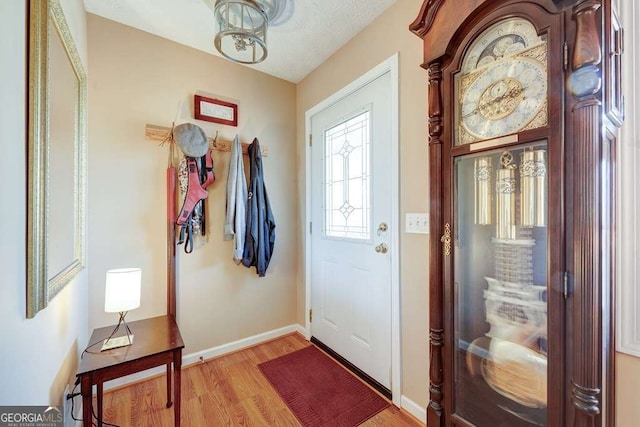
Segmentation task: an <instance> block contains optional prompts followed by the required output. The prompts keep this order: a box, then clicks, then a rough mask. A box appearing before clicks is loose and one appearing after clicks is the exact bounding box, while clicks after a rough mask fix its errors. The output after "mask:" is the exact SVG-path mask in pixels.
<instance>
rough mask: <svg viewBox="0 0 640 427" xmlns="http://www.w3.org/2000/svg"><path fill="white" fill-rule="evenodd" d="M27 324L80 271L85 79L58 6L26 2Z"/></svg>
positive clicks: (52, 0)
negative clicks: (27, 101)
mask: <svg viewBox="0 0 640 427" xmlns="http://www.w3.org/2000/svg"><path fill="white" fill-rule="evenodd" d="M28 14H29V26H28V27H29V28H28V31H29V56H28V60H29V65H28V68H29V112H28V141H27V144H28V150H27V151H28V166H27V173H28V179H27V289H26V291H27V307H26V308H27V310H26V314H27V318H32V317H34V316H35V315H36V313H38V311H40V310H42V309H44V308H45V307H46V306H47V304H48V303H49V301H51V300H52V299H53V298H54V297H55V296H56V295H57V294H58V293H59V292H60V291H61V290H62V289H63V288H64V287H65V285H67V284H68V283H69V282H70V281H71V280H72V279H73V278H74V277H76V276H77V275H78V273H79V272H80V271H82V269H83V268H84V264H85V224H86V207H85V193H86V166H85V161H86V117H87V113H86V111H87V101H86V99H87V78H86V74H85V71H84V67H83V65H82V61H81V60H80V56H79V54H78V50H77V48H76V45H75V43H74V41H73V37H72V35H71V32H70V30H69V27H68V25H67V21H66V19H65V15H64V12H63V10H62V7H61V5H60V2H59V0H47V1H41V0H30V1H29V12H28Z"/></svg>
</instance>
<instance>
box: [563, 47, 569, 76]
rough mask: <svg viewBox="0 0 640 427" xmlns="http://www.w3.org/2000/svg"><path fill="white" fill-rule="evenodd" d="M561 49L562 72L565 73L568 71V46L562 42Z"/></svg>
mask: <svg viewBox="0 0 640 427" xmlns="http://www.w3.org/2000/svg"><path fill="white" fill-rule="evenodd" d="M562 49H563V53H562V57H563V58H564V70H565V71H567V70H568V69H569V44H568V43H567V42H564V43H563V45H562Z"/></svg>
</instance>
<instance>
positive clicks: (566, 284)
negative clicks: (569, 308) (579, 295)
mask: <svg viewBox="0 0 640 427" xmlns="http://www.w3.org/2000/svg"><path fill="white" fill-rule="evenodd" d="M562 295H563V296H564V299H567V298H568V297H569V273H567V272H566V271H565V272H564V277H563V278H562Z"/></svg>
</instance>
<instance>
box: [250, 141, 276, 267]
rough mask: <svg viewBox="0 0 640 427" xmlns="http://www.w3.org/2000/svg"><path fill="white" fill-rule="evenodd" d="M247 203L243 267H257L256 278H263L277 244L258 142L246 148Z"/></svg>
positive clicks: (274, 223)
mask: <svg viewBox="0 0 640 427" xmlns="http://www.w3.org/2000/svg"><path fill="white" fill-rule="evenodd" d="M248 198H249V201H248V204H247V224H246V226H247V228H246V230H247V232H246V234H245V243H244V256H243V257H242V264H243V265H244V266H245V267H251V266H255V267H256V272H257V273H258V276H260V277H263V276H264V275H265V274H266V272H267V267H269V261H271V255H272V254H273V247H274V244H275V241H276V230H275V228H276V222H275V219H274V218H273V213H272V212H271V205H270V204H269V196H268V195H267V189H266V187H265V185H264V177H263V169H262V153H261V152H260V144H259V143H258V138H255V139H254V140H253V142H252V143H251V145H249V195H248Z"/></svg>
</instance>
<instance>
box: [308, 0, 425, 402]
mask: <svg viewBox="0 0 640 427" xmlns="http://www.w3.org/2000/svg"><path fill="white" fill-rule="evenodd" d="M421 3H422V2H421V1H419V0H398V1H397V2H396V3H395V4H394V5H393V6H391V7H390V8H389V9H388V10H387V11H385V12H384V13H383V14H382V15H381V16H379V17H378V18H377V19H376V20H375V21H374V22H373V23H372V24H371V25H369V26H368V27H367V28H366V29H365V30H363V31H362V32H361V33H359V34H358V35H357V36H355V37H354V38H353V39H352V40H351V41H349V42H348V43H347V44H346V45H345V46H343V47H342V48H341V49H340V50H339V51H338V52H337V53H335V54H334V55H333V56H331V57H330V58H329V59H328V60H327V61H325V62H324V63H323V64H322V65H321V66H319V67H318V68H317V69H316V70H315V71H313V72H312V73H311V74H310V75H309V76H307V77H306V78H305V79H304V80H303V81H302V82H300V84H299V85H298V97H297V126H298V127H297V143H298V175H299V181H300V182H304V180H303V177H304V176H305V159H304V153H305V146H304V144H305V140H306V139H305V122H304V117H305V112H306V111H307V110H309V109H310V108H311V107H313V106H315V105H317V104H318V103H320V102H321V101H323V100H324V99H325V98H327V97H329V96H330V95H331V94H333V93H334V92H336V91H338V90H340V89H341V88H343V87H344V86H346V85H347V84H349V83H350V82H352V81H353V80H355V79H357V78H358V77H359V76H361V75H362V74H364V73H366V72H367V71H368V70H370V69H371V68H373V67H375V66H376V65H378V64H379V63H381V62H383V61H384V60H385V59H387V58H389V57H390V56H392V55H393V54H394V53H396V52H399V53H400V55H399V56H400V217H401V221H400V224H399V227H400V229H401V234H400V246H401V247H400V248H399V249H400V258H401V261H400V263H401V266H400V268H401V271H400V274H401V278H400V279H401V305H402V308H401V310H402V337H401V340H402V347H401V348H402V365H403V369H402V394H403V395H405V396H407V397H408V398H410V399H411V400H413V401H414V402H416V403H418V404H420V405H422V406H423V407H424V406H426V404H427V402H428V393H427V390H428V388H427V381H428V371H427V358H428V352H427V337H428V324H427V308H428V307H427V306H428V293H427V259H428V253H427V237H428V236H427V235H423V234H405V233H404V215H405V213H407V212H427V210H428V203H427V201H428V197H427V195H428V182H427V181H428V170H427V145H426V141H427V130H426V129H427V120H426V117H427V111H426V100H427V98H426V93H427V73H426V71H424V70H422V69H421V68H420V67H419V65H420V64H421V62H422V61H421V60H422V49H421V46H422V43H421V40H420V39H419V38H418V37H416V36H414V35H413V34H411V33H410V32H409V30H408V26H409V23H410V22H411V21H412V20H413V19H414V18H415V17H416V15H417V13H418V11H419V10H420V5H421ZM304 192H305V188H304V184H302V185H300V187H299V204H300V206H301V212H300V218H304V214H305V213H304V206H305V205H304V200H305V193H304ZM303 244H304V243H303V242H300V243H299V246H298V248H299V250H300V251H301V250H302V249H301V248H302V247H303V246H302V245H303ZM392 250H393V248H392ZM301 262H302V260H301ZM301 271H303V266H301ZM304 307H305V288H304V281H303V280H302V279H301V280H300V281H299V285H298V311H297V318H298V322H300V323H301V324H304Z"/></svg>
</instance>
